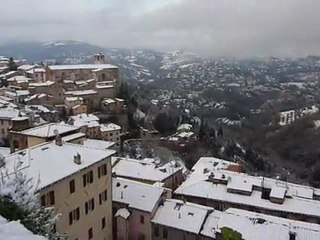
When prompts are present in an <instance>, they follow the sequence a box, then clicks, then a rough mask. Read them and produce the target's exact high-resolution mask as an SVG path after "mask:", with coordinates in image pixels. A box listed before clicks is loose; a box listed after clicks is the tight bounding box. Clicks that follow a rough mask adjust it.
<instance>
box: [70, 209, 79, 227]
mask: <svg viewBox="0 0 320 240" xmlns="http://www.w3.org/2000/svg"><path fill="white" fill-rule="evenodd" d="M79 219H80V208H79V207H77V208H76V209H74V210H72V211H71V212H69V225H72V223H73V222H75V221H78V220H79Z"/></svg>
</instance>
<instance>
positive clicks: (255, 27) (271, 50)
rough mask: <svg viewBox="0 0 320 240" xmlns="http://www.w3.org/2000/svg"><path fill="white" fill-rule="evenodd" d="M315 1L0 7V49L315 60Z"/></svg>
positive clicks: (318, 34) (83, 0) (134, 0)
mask: <svg viewBox="0 0 320 240" xmlns="http://www.w3.org/2000/svg"><path fill="white" fill-rule="evenodd" d="M319 9H320V0H0V12H1V14H0V44H5V43H7V42H11V41H41V42H42V41H54V40H78V41H85V42H89V43H92V44H97V45H100V46H103V47H110V48H144V49H154V50H163V51H167V50H170V51H171V50H184V51H188V52H193V53H196V54H202V55H212V56H235V57H251V56H259V57H260V56H261V57H269V56H279V57H300V56H306V55H320V30H319V27H318V24H319V22H320V14H319Z"/></svg>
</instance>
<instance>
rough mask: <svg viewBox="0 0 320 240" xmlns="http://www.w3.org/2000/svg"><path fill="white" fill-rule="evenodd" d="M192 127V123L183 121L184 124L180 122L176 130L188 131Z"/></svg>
mask: <svg viewBox="0 0 320 240" xmlns="http://www.w3.org/2000/svg"><path fill="white" fill-rule="evenodd" d="M191 129H192V125H191V124H188V123H184V124H181V125H180V126H179V127H178V129H177V130H178V131H188V132H189V131H190V130H191Z"/></svg>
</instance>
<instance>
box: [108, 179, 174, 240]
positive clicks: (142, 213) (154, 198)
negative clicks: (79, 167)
mask: <svg viewBox="0 0 320 240" xmlns="http://www.w3.org/2000/svg"><path fill="white" fill-rule="evenodd" d="M167 197H171V190H169V189H165V188H162V187H158V186H152V185H149V184H144V183H140V182H136V181H131V180H126V179H121V178H113V180H112V201H113V203H112V207H113V216H114V223H113V232H114V239H119V240H120V239H121V240H139V239H145V240H151V239H152V227H151V219H152V217H153V216H154V213H155V211H156V210H157V207H158V204H159V203H160V202H161V201H164V199H166V198H167Z"/></svg>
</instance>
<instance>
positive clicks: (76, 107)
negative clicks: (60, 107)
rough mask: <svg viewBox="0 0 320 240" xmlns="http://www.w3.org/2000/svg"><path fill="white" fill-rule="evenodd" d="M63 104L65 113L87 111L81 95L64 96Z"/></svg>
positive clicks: (72, 113) (74, 113) (76, 113)
mask: <svg viewBox="0 0 320 240" xmlns="http://www.w3.org/2000/svg"><path fill="white" fill-rule="evenodd" d="M64 105H65V106H66V110H67V113H68V114H70V115H78V114H82V113H87V106H86V105H84V104H83V98H81V97H66V98H65V99H64Z"/></svg>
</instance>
